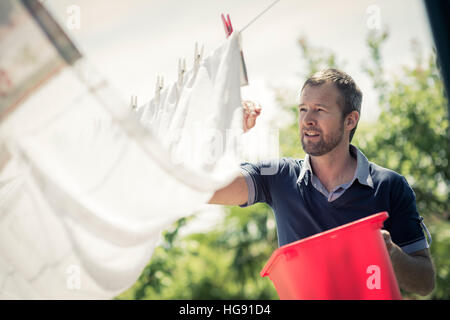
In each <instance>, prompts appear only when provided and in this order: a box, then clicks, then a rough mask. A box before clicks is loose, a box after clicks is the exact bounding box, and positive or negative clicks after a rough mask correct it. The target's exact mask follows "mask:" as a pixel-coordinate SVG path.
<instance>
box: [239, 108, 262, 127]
mask: <svg viewBox="0 0 450 320" xmlns="http://www.w3.org/2000/svg"><path fill="white" fill-rule="evenodd" d="M242 108H243V111H244V123H243V127H244V132H247V131H249V130H250V129H251V128H253V127H254V126H255V124H256V118H257V117H258V116H259V115H260V114H261V106H260V105H259V104H258V103H255V102H252V101H248V100H244V101H242Z"/></svg>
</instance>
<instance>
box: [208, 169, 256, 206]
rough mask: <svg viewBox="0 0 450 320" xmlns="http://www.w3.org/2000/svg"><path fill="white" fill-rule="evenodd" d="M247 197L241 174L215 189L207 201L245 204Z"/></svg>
mask: <svg viewBox="0 0 450 320" xmlns="http://www.w3.org/2000/svg"><path fill="white" fill-rule="evenodd" d="M247 199H248V188H247V183H246V182H245V178H244V176H243V175H242V174H241V175H239V176H238V177H237V178H236V179H234V180H233V182H231V183H230V184H229V185H227V186H226V187H224V188H222V189H219V190H217V191H216V192H215V193H214V195H213V196H212V198H211V199H210V200H209V202H208V203H210V204H223V205H230V206H238V205H242V204H245V203H246V202H247Z"/></svg>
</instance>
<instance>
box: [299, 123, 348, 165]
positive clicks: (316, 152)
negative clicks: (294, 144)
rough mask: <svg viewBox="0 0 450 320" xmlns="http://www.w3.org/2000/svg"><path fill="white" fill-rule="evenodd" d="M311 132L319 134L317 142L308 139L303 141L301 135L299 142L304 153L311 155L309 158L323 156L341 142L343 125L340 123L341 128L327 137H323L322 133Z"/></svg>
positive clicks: (302, 135) (303, 136)
mask: <svg viewBox="0 0 450 320" xmlns="http://www.w3.org/2000/svg"><path fill="white" fill-rule="evenodd" d="M311 130H313V131H316V132H319V134H320V136H319V140H318V141H311V140H310V139H308V140H306V139H305V134H304V133H301V134H300V136H301V142H302V147H303V150H304V151H305V153H307V154H309V155H311V156H316V157H319V156H322V155H324V154H327V153H328V152H330V151H331V150H333V149H334V148H336V146H337V145H338V144H339V143H340V142H341V141H342V138H343V136H344V123H342V125H341V127H340V128H339V129H338V130H337V131H335V132H332V133H330V134H328V135H325V136H324V135H323V133H322V132H321V131H319V130H316V129H311Z"/></svg>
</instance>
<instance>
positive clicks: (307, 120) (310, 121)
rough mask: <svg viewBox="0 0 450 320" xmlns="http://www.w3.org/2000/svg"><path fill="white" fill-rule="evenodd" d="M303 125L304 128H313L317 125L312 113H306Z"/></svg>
mask: <svg viewBox="0 0 450 320" xmlns="http://www.w3.org/2000/svg"><path fill="white" fill-rule="evenodd" d="M302 124H303V125H304V126H313V125H315V124H316V119H315V118H314V116H313V114H312V112H310V111H307V112H305V114H304V115H303V118H302Z"/></svg>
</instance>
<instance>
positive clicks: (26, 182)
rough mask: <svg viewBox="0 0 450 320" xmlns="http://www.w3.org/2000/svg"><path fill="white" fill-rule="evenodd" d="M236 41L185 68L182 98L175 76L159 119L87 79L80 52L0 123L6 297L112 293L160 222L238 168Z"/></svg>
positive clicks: (143, 258) (149, 245) (144, 258)
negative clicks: (139, 113)
mask: <svg viewBox="0 0 450 320" xmlns="http://www.w3.org/2000/svg"><path fill="white" fill-rule="evenodd" d="M238 38H239V35H238V34H237V33H234V34H233V35H232V36H231V37H230V38H229V39H228V40H227V41H225V42H224V43H223V44H222V45H221V46H220V47H218V48H217V49H216V50H214V51H213V52H212V53H211V54H210V55H209V56H207V57H206V58H205V59H204V60H203V61H202V62H201V64H200V67H199V69H198V70H196V71H195V70H191V71H189V72H188V73H187V74H186V75H185V81H184V85H183V87H182V88H178V89H177V90H178V91H177V92H176V94H177V95H178V99H174V97H173V93H174V91H173V90H175V88H176V84H173V85H172V86H169V87H168V88H167V89H166V90H164V92H163V93H162V95H161V96H164V97H166V98H164V99H161V100H162V102H163V103H162V105H160V106H159V107H158V109H157V110H159V112H160V115H159V116H160V118H158V120H157V124H158V126H155V125H153V126H152V125H150V122H149V119H151V118H145V116H150V114H151V110H150V109H148V107H145V106H144V108H145V112H144V113H143V117H142V118H140V119H138V117H136V113H135V112H134V111H132V110H131V109H130V108H129V106H128V105H127V104H126V103H122V101H120V98H118V95H117V94H115V92H114V90H113V89H111V88H110V86H109V85H108V84H107V83H106V82H105V81H104V80H99V81H97V80H93V77H92V73H86V70H87V63H86V61H85V60H80V61H78V63H77V64H76V65H75V66H73V67H67V66H66V67H64V68H63V69H62V71H60V72H59V73H58V74H57V75H56V76H53V77H52V79H51V80H49V82H47V84H46V85H45V86H43V87H41V88H40V89H39V90H38V91H37V92H35V93H34V94H33V95H31V96H30V97H28V98H27V99H26V100H25V101H23V102H22V103H21V104H20V105H19V106H18V107H16V108H15V110H14V112H12V113H11V114H9V116H8V117H6V119H5V120H4V121H3V122H1V123H0V298H1V299H10V298H13V299H14V298H18V299H34V298H39V299H77V298H82V299H109V298H112V297H114V296H115V295H117V294H119V293H120V292H122V291H124V290H126V289H127V288H129V287H130V286H131V285H132V284H133V283H134V282H135V281H136V280H137V278H138V276H139V275H140V273H141V272H142V270H143V268H144V267H145V265H146V264H147V263H148V262H149V260H150V257H151V255H152V252H153V249H154V247H155V246H156V244H157V242H158V240H159V239H160V234H161V232H162V231H163V230H164V229H165V228H166V227H168V226H169V225H170V224H172V223H173V222H174V221H176V220H177V219H179V218H181V217H184V216H188V215H190V214H192V213H194V212H195V211H196V210H197V209H199V208H200V207H201V206H202V205H203V204H204V203H206V202H207V200H208V199H209V198H210V197H211V195H212V194H213V192H214V190H217V189H219V188H221V187H222V186H224V185H226V184H228V183H229V182H230V181H232V180H233V179H234V178H235V177H236V176H237V174H238V172H239V166H238V163H239V162H238V160H237V158H236V157H235V156H236V154H235V151H236V149H235V148H234V147H235V144H234V143H233V138H234V137H235V135H236V133H239V132H240V130H241V126H242V110H241V107H240V101H241V96H240V86H239V85H240V77H239V64H240V54H239V41H238V40H239V39H238ZM48 45H49V46H50V44H48ZM94 78H95V77H94ZM100 79H101V78H100ZM177 100H178V103H175V102H176V101H177ZM152 103H153V102H151V103H150V105H151V104H152ZM0 111H1V108H0ZM141 111H144V109H143V110H141ZM155 119H156V118H155ZM142 124H144V126H143V125H142ZM145 126H146V127H145ZM155 128H158V129H155ZM228 129H234V130H233V132H230V131H228V132H227V130H228ZM230 133H232V134H230Z"/></svg>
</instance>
